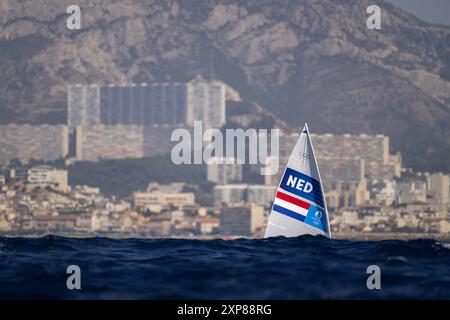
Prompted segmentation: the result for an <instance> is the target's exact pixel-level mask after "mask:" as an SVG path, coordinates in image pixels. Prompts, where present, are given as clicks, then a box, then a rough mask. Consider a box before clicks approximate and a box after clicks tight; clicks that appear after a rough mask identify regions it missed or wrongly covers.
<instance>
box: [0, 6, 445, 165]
mask: <svg viewBox="0 0 450 320" xmlns="http://www.w3.org/2000/svg"><path fill="white" fill-rule="evenodd" d="M41 2H42V3H41V4H40V5H39V6H37V5H32V2H31V1H30V0H28V1H27V0H24V1H20V2H17V1H15V0H7V1H2V3H1V4H0V123H6V122H10V121H15V122H34V123H40V122H50V123H55V122H64V121H65V107H66V97H65V90H66V86H67V84H70V83H93V82H99V83H121V82H131V81H135V82H141V81H142V82H152V81H188V80H190V79H192V78H194V77H196V76H197V75H198V74H201V75H203V77H205V78H217V79H220V80H223V81H225V82H227V83H228V84H230V85H231V86H232V87H234V88H235V89H237V90H238V91H239V92H240V94H241V96H242V97H243V99H244V101H248V102H252V103H257V104H259V105H260V106H262V107H264V108H266V109H267V110H268V111H270V112H272V113H274V114H275V115H277V116H278V117H279V118H280V119H282V120H284V121H286V122H287V123H288V124H289V125H291V126H292V127H298V126H300V125H301V123H303V121H305V120H307V121H308V122H309V123H310V126H311V129H312V130H313V131H315V132H332V133H345V132H350V133H359V132H368V133H385V134H388V135H389V136H391V138H392V139H391V141H392V145H393V147H394V148H395V149H396V150H400V151H402V152H403V153H404V156H405V157H404V158H405V161H406V163H407V165H411V166H414V167H415V168H416V169H421V170H447V171H450V163H449V161H448V158H449V156H450V139H449V136H450V28H449V27H445V26H439V25H432V24H428V23H424V22H422V21H420V20H418V19H417V18H415V17H414V16H412V15H410V14H407V13H405V12H403V11H401V10H399V9H396V8H395V7H393V6H392V5H390V4H388V3H386V2H383V1H375V2H377V3H378V4H379V6H380V7H381V8H382V16H381V19H382V30H374V31H372V30H368V29H367V27H366V17H367V14H366V8H367V6H368V5H369V1H356V0H354V1H348V0H345V1H344V0H341V1H336V0H333V1H323V0H320V1H319V0H290V1H273V0H270V1H269V0H248V1H244V2H242V3H238V2H237V1H226V0H212V1H194V0H190V1H185V0H184V1H181V0H178V1H175V0H173V1H164V2H162V1H156V0H155V1H144V0H136V1H104V2H103V3H104V4H103V5H102V6H101V7H100V6H98V5H95V2H93V1H88V0H85V1H79V2H80V6H81V8H82V30H80V31H69V30H66V29H65V21H64V19H65V15H64V12H65V9H66V7H67V6H68V5H69V4H71V3H69V1H58V0H46V1H41ZM373 3H374V2H373V1H370V4H373Z"/></svg>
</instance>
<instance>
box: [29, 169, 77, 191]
mask: <svg viewBox="0 0 450 320" xmlns="http://www.w3.org/2000/svg"><path fill="white" fill-rule="evenodd" d="M28 184H29V186H30V187H31V188H36V187H41V188H45V187H51V188H53V189H55V190H58V191H61V192H67V191H68V190H69V184H68V173H67V170H56V169H52V168H51V167H49V166H36V167H33V168H31V169H30V170H28Z"/></svg>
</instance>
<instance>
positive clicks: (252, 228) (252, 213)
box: [220, 204, 266, 236]
mask: <svg viewBox="0 0 450 320" xmlns="http://www.w3.org/2000/svg"><path fill="white" fill-rule="evenodd" d="M265 226H266V218H265V216H264V208H263V207H262V206H258V205H256V204H249V205H241V206H239V205H237V206H231V207H223V208H222V209H221V212H220V233H221V234H223V235H236V236H251V235H254V234H255V233H257V232H258V231H260V230H261V229H262V228H265Z"/></svg>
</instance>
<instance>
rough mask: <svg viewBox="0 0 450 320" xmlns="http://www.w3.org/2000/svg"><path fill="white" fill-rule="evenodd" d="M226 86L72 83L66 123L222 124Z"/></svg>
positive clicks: (72, 125)
mask: <svg viewBox="0 0 450 320" xmlns="http://www.w3.org/2000/svg"><path fill="white" fill-rule="evenodd" d="M225 94H226V88H225V85H224V84H223V83H220V82H199V83H156V84H146V83H143V84H123V85H107V86H97V85H73V86H69V93H68V124H69V126H71V127H74V126H78V125H95V124H105V125H115V124H134V125H177V124H179V125H180V124H183V125H189V126H192V125H193V122H194V121H196V120H199V121H203V124H204V127H214V128H220V127H221V126H222V125H223V124H225Z"/></svg>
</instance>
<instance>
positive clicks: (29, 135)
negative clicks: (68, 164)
mask: <svg viewBox="0 0 450 320" xmlns="http://www.w3.org/2000/svg"><path fill="white" fill-rule="evenodd" d="M68 152H69V129H68V127H67V126H65V125H40V126H33V125H28V124H9V125H2V126H0V163H2V164H7V163H9V161H11V160H12V159H19V160H20V161H22V162H28V161H29V160H30V159H36V160H46V161H52V160H57V159H60V158H64V157H65V156H66V155H67V153H68Z"/></svg>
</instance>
